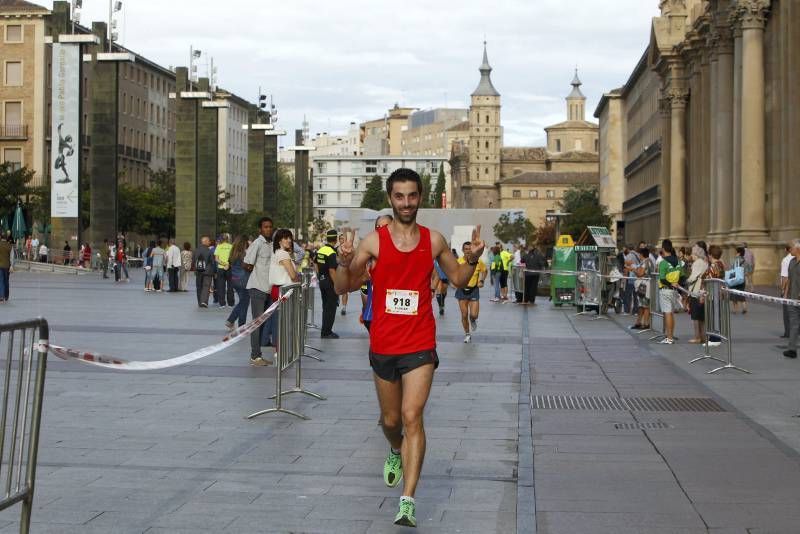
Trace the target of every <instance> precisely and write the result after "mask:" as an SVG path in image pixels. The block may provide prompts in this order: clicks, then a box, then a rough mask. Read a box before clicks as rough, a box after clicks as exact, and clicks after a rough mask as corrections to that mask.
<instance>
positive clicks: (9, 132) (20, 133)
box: [0, 124, 28, 141]
mask: <svg viewBox="0 0 800 534" xmlns="http://www.w3.org/2000/svg"><path fill="white" fill-rule="evenodd" d="M0 140H2V141H27V140H28V125H27V124H6V125H3V126H0Z"/></svg>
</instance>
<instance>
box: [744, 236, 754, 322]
mask: <svg viewBox="0 0 800 534" xmlns="http://www.w3.org/2000/svg"><path fill="white" fill-rule="evenodd" d="M742 248H744V287H745V289H746V290H747V291H752V290H753V272H755V270H756V256H755V254H753V251H752V250H750V247H748V246H747V243H742ZM744 312H747V309H746V307H745V311H744ZM744 312H743V313H744Z"/></svg>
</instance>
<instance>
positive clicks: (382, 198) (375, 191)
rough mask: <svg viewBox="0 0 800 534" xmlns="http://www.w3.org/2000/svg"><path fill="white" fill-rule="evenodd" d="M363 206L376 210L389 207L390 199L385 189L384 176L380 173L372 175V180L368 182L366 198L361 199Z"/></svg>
mask: <svg viewBox="0 0 800 534" xmlns="http://www.w3.org/2000/svg"><path fill="white" fill-rule="evenodd" d="M361 207H362V208H369V209H371V210H375V211H380V210H382V209H384V208H388V207H389V200H388V199H387V198H386V192H385V191H384V190H383V178H381V177H380V176H378V175H375V176H373V177H372V180H370V182H369V183H368V184H367V190H366V191H365V192H364V198H362V199H361Z"/></svg>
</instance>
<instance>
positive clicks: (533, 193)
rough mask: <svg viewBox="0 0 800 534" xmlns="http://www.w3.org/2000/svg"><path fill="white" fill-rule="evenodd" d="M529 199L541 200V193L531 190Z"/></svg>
mask: <svg viewBox="0 0 800 534" xmlns="http://www.w3.org/2000/svg"><path fill="white" fill-rule="evenodd" d="M528 197H529V198H539V191H537V190H536V189H531V190H530V191H528Z"/></svg>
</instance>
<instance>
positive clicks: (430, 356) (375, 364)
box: [369, 349, 439, 382]
mask: <svg viewBox="0 0 800 534" xmlns="http://www.w3.org/2000/svg"><path fill="white" fill-rule="evenodd" d="M429 363H432V364H433V368H434V369H436V368H437V367H439V356H438V355H437V354H436V349H433V350H423V351H420V352H412V353H411V354H397V355H394V356H386V355H384V354H375V353H374V352H372V351H369V364H370V366H372V370H373V371H374V372H375V374H376V375H378V376H379V377H380V378H382V379H383V380H387V381H389V382H396V381H397V380H400V377H401V376H403V375H404V374H406V373H407V372H409V371H413V370H414V369H416V368H417V367H422V366H423V365H427V364H429Z"/></svg>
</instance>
